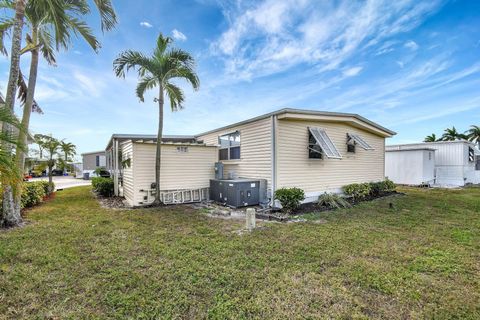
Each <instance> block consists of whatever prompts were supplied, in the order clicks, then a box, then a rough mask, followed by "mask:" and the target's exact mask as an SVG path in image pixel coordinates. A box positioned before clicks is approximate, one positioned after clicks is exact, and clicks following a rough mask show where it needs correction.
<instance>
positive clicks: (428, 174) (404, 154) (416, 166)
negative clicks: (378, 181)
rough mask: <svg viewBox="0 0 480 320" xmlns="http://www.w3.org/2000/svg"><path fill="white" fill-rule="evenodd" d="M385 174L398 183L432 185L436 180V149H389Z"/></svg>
mask: <svg viewBox="0 0 480 320" xmlns="http://www.w3.org/2000/svg"><path fill="white" fill-rule="evenodd" d="M385 176H386V177H388V178H389V179H390V180H392V181H393V182H395V183H397V184H404V185H414V186H425V185H428V186H431V185H433V184H434V182H435V149H432V148H412V149H405V150H404V149H388V150H386V152H385Z"/></svg>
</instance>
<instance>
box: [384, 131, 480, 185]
mask: <svg viewBox="0 0 480 320" xmlns="http://www.w3.org/2000/svg"><path fill="white" fill-rule="evenodd" d="M418 148H428V149H434V150H435V185H436V186H464V185H465V184H469V183H473V184H478V183H480V150H479V149H478V148H477V147H476V146H475V144H473V143H472V142H469V141H463V140H459V141H439V142H423V143H414V144H403V145H391V146H387V147H386V149H385V150H386V151H388V152H390V151H392V150H410V149H418ZM397 165H398V164H397ZM385 167H386V170H387V164H386V165H385ZM389 170H390V169H389ZM408 170H409V168H406V167H405V168H404V170H403V174H405V173H406V172H407V171H408Z"/></svg>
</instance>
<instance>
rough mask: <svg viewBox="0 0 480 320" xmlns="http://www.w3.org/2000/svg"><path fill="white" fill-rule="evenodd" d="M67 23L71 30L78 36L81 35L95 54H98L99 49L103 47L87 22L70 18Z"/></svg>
mask: <svg viewBox="0 0 480 320" xmlns="http://www.w3.org/2000/svg"><path fill="white" fill-rule="evenodd" d="M67 21H68V25H69V28H70V30H71V31H72V32H73V33H74V34H75V35H77V36H78V35H81V36H82V38H83V39H84V40H85V41H86V42H87V43H88V45H89V46H90V47H91V48H92V49H93V50H94V51H95V52H98V49H100V47H101V46H100V42H99V41H98V40H97V38H96V37H95V35H94V34H93V30H92V29H91V28H90V27H89V26H88V24H87V23H86V22H85V21H82V20H80V19H77V18H72V17H68V19H67Z"/></svg>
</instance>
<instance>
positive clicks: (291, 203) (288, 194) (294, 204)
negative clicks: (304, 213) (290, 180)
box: [275, 188, 305, 214]
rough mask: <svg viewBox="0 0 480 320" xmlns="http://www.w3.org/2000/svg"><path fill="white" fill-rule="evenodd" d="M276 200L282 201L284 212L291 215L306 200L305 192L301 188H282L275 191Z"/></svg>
mask: <svg viewBox="0 0 480 320" xmlns="http://www.w3.org/2000/svg"><path fill="white" fill-rule="evenodd" d="M275 199H276V200H278V201H280V203H281V204H282V208H283V211H284V212H285V213H287V214H290V213H291V212H292V211H294V210H295V209H297V208H298V207H299V206H300V202H302V201H303V200H305V192H303V190H302V189H299V188H281V189H278V190H277V191H275Z"/></svg>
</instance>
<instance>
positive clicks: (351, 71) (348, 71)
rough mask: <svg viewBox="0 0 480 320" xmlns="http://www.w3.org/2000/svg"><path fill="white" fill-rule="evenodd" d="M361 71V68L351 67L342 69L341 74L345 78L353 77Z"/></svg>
mask: <svg viewBox="0 0 480 320" xmlns="http://www.w3.org/2000/svg"><path fill="white" fill-rule="evenodd" d="M362 70H363V67H352V68H348V69H344V70H343V71H342V73H343V75H344V76H346V77H354V76H356V75H358V74H359V73H360V72H361V71H362Z"/></svg>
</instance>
